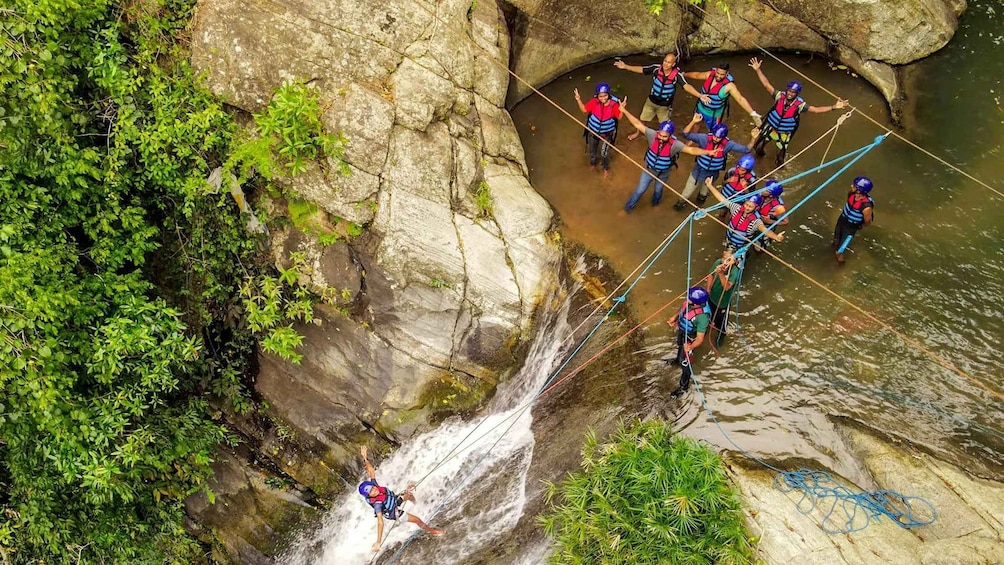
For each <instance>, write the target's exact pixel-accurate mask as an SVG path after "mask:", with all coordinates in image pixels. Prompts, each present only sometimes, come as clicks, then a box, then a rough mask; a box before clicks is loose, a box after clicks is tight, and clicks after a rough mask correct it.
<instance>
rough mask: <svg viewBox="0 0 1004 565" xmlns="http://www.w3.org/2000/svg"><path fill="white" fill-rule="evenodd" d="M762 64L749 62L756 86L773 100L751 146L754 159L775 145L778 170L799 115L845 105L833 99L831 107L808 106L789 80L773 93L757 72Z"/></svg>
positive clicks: (760, 62) (844, 101) (795, 82)
mask: <svg viewBox="0 0 1004 565" xmlns="http://www.w3.org/2000/svg"><path fill="white" fill-rule="evenodd" d="M762 64H763V62H762V61H760V59H757V58H756V57H753V58H752V59H750V67H752V68H753V70H754V71H756V75H757V76H758V77H760V84H762V85H763V87H764V88H765V89H766V90H767V92H769V93H770V94H771V95H772V96H773V97H774V106H773V107H771V109H770V111H769V112H767V115H766V116H765V117H764V124H763V126H762V127H761V131H760V137H759V139H757V142H756V145H754V150H755V151H756V154H757V156H759V157H763V156H764V155H765V153H766V152H765V148H766V146H767V143H768V142H774V144H775V145H777V158H776V159H775V160H774V162H775V163H776V164H777V166H778V167H780V166H781V165H783V164H784V158H785V155H787V153H788V144H790V143H791V138H792V137H793V136H794V135H795V131H796V130H797V129H798V124H799V120H800V118H801V116H802V113H803V112H809V113H810V114H824V113H826V112H832V111H833V110H839V109H841V108H845V107H846V106H847V101H846V100H844V99H842V98H837V101H836V102H834V103H833V104H832V105H831V106H810V105H808V104H806V103H805V100H802V98H801V96H800V94H802V84H801V83H800V82H798V81H796V80H793V81H791V82H789V83H788V86H787V87H786V88H785V89H784V90H777V89H775V88H774V86H773V85H772V84H771V83H770V81H769V80H767V76H766V75H764V74H763V71H762V70H761V69H760V66H761V65H762Z"/></svg>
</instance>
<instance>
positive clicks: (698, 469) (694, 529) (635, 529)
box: [540, 421, 754, 565]
mask: <svg viewBox="0 0 1004 565" xmlns="http://www.w3.org/2000/svg"><path fill="white" fill-rule="evenodd" d="M582 456H583V460H582V471H581V472H578V473H575V474H572V475H570V476H569V478H568V479H567V480H566V481H565V482H564V483H562V484H561V485H560V486H556V485H553V484H552V485H550V490H549V493H548V497H549V498H548V500H549V502H550V503H551V505H552V510H551V512H550V513H549V514H547V515H545V516H543V517H541V518H540V523H541V525H542V526H543V528H544V530H545V531H546V532H547V534H548V535H550V536H551V537H553V538H554V539H555V541H556V542H557V545H558V549H557V550H556V551H555V553H554V554H553V555H552V556H551V563H556V564H557V563H578V564H589V563H604V564H610V565H616V564H625V565H627V564H636V563H674V564H689V563H693V564H709V565H710V564H745V563H752V562H753V560H754V557H753V550H752V548H751V546H750V539H749V538H748V537H747V534H746V532H745V530H744V528H743V521H742V515H741V513H740V507H739V500H738V498H737V496H736V494H735V492H734V491H733V490H732V488H731V487H730V485H729V483H728V480H727V478H726V476H725V471H724V469H723V467H722V463H721V459H720V458H719V457H718V455H717V454H716V453H714V452H713V451H711V450H710V449H708V448H707V447H705V446H703V445H700V444H698V443H697V442H695V441H693V440H690V439H683V438H677V437H674V436H673V434H672V430H671V428H670V426H669V424H667V423H665V422H659V421H647V422H635V423H634V424H633V425H631V426H630V427H628V426H625V425H622V426H621V427H620V429H619V430H618V431H617V433H616V434H614V436H613V437H612V438H610V441H609V443H607V444H605V445H600V444H599V442H598V440H597V438H596V435H595V434H594V433H592V432H590V433H589V434H588V435H587V437H586V444H585V447H583V455H582ZM559 495H560V499H561V503H560V504H556V503H555V497H557V496H559Z"/></svg>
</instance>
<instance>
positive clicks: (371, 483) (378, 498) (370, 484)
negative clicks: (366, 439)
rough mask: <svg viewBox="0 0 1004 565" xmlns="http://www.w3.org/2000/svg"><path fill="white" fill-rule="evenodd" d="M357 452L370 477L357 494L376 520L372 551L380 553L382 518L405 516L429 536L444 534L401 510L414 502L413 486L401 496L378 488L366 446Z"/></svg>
mask: <svg viewBox="0 0 1004 565" xmlns="http://www.w3.org/2000/svg"><path fill="white" fill-rule="evenodd" d="M359 452H360V453H361V454H362V456H363V464H365V465H366V473H367V474H368V475H369V477H370V478H369V480H366V481H363V482H362V483H361V484H360V485H359V494H361V495H362V496H363V498H365V499H366V504H369V505H370V506H371V507H372V508H373V515H374V516H376V519H377V540H376V543H374V544H373V551H380V543H381V542H382V541H383V520H384V518H386V519H388V520H397V519H399V518H400V517H401V516H405V517H406V519H407V520H408V521H409V522H411V523H412V524H415V525H416V526H418V527H419V528H422V529H423V530H425V531H426V532H428V533H429V535H432V536H441V535H443V534H444V533H445V532H444V531H443V530H437V529H436V528H433V527H431V526H429V525H428V524H426V523H425V522H423V521H422V520H421V519H420V518H419V517H418V516H415V515H414V514H410V513H407V512H405V511H404V509H403V508H401V505H402V504H403V503H404V501H408V502H415V495H413V494H412V493H411V491H412V490H414V489H415V485H408V487H407V488H405V489H404V492H402V493H401V494H395V493H394V491H392V490H390V489H389V488H387V487H382V486H380V485H379V484H377V480H376V471H375V470H373V465H370V461H369V459H368V458H367V457H366V446H365V445H364V446H362V447H361V448H359Z"/></svg>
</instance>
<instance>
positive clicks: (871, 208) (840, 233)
mask: <svg viewBox="0 0 1004 565" xmlns="http://www.w3.org/2000/svg"><path fill="white" fill-rule="evenodd" d="M871 191H872V179H870V178H868V177H857V178H855V179H854V182H853V183H851V190H850V192H848V193H847V201H846V202H844V209H843V210H842V211H841V212H840V218H838V219H837V227H836V228H834V230H833V248H834V249H835V250H836V253H837V262H838V263H843V262H844V252H845V251H846V250H847V246H848V245H849V244H850V243H851V240H852V239H854V235H855V234H856V233H858V230H860V229H861V228H863V227H865V226H867V225H869V224H871V223H872V220H874V219H875V201H874V200H872V197H871V196H869V195H868V193H870V192H871Z"/></svg>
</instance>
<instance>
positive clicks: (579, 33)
mask: <svg viewBox="0 0 1004 565" xmlns="http://www.w3.org/2000/svg"><path fill="white" fill-rule="evenodd" d="M725 4H726V5H727V6H728V12H727V13H726V12H725V11H723V10H721V9H718V8H716V7H714V6H712V5H708V6H707V7H706V8H704V9H702V8H697V7H686V6H684V3H682V2H679V3H675V2H670V3H668V4H667V6H666V7H665V9H664V10H663V11H662V14H661V15H659V16H658V17H655V16H650V15H648V14H647V13H646V12H645V10H644V6H642V5H641V3H639V4H638V5H637V6H630V7H625V6H624V5H622V4H609V3H606V4H605V3H569V2H561V1H558V0H511V3H510V5H509V9H508V11H507V14H508V17H509V21H510V25H511V28H512V36H513V37H512V44H513V49H512V51H513V59H512V63H511V64H512V68H513V71H514V72H515V73H516V74H518V75H520V76H522V77H523V78H525V79H526V80H527V81H529V82H531V83H533V84H535V85H537V84H543V83H547V82H549V81H551V80H552V79H554V78H555V77H557V76H560V75H561V74H562V73H564V72H567V71H569V70H571V69H574V68H576V67H579V66H581V65H583V64H584V63H591V62H594V61H598V60H601V59H605V58H608V57H613V56H615V55H626V54H631V53H642V52H652V53H656V54H661V53H666V52H670V51H677V52H680V51H682V52H684V53H691V54H699V53H719V52H735V51H752V50H756V49H757V47H756V46H757V45H759V46H761V47H764V48H765V49H771V50H791V51H796V50H797V51H809V52H815V53H825V54H827V55H829V56H832V57H834V58H836V59H838V60H840V61H842V62H844V63H845V64H847V65H848V66H850V67H852V68H853V69H855V70H856V71H858V73H860V74H861V76H863V77H865V78H866V79H868V80H869V81H871V82H872V83H873V84H875V86H876V87H878V89H879V90H880V91H881V92H882V94H883V95H884V96H885V98H886V100H888V101H889V104H890V107H891V108H892V110H893V114H894V115H898V113H899V109H900V106H901V103H902V97H903V93H902V91H901V89H900V77H899V70H898V66H899V65H904V64H906V63H910V62H912V61H916V60H918V59H922V58H924V57H926V56H928V55H930V54H931V53H933V52H935V51H937V50H938V49H940V48H941V47H943V46H944V45H945V44H946V43H948V40H949V39H951V37H952V35H953V34H954V33H955V30H956V28H957V27H958V16H959V15H960V14H961V13H962V12H963V11H964V10H965V7H966V3H965V0H834V1H831V0H811V1H806V0H771V1H761V0H728V1H727V2H726V3H725ZM529 93H530V89H529V87H527V86H526V85H524V84H522V83H519V82H517V81H513V83H512V88H510V91H509V98H508V100H509V103H510V104H513V103H515V102H517V101H519V100H522V99H523V98H525V97H526V96H527V95H528V94H529Z"/></svg>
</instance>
